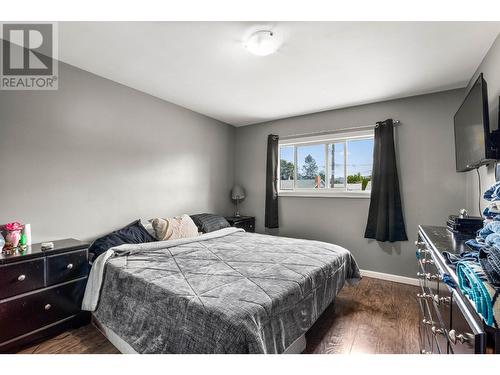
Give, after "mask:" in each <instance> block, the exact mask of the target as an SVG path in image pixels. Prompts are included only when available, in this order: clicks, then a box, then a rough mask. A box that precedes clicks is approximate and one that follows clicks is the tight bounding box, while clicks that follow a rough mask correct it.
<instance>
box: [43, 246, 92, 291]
mask: <svg viewBox="0 0 500 375" xmlns="http://www.w3.org/2000/svg"><path fill="white" fill-rule="evenodd" d="M87 272H88V261H87V250H78V251H72V252H70V253H65V254H59V255H51V256H48V257H47V285H54V284H59V283H63V282H65V281H69V280H73V279H77V278H79V277H82V276H86V275H87Z"/></svg>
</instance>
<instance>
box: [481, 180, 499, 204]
mask: <svg viewBox="0 0 500 375" xmlns="http://www.w3.org/2000/svg"><path fill="white" fill-rule="evenodd" d="M483 198H484V199H486V200H487V201H497V200H500V181H499V182H497V183H495V184H494V185H493V186H491V187H490V188H489V189H488V190H486V191H485V192H484V194H483Z"/></svg>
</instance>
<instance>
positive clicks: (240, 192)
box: [231, 185, 245, 200]
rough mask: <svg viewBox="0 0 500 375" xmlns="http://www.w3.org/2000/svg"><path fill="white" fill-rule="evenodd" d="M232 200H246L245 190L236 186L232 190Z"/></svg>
mask: <svg viewBox="0 0 500 375" xmlns="http://www.w3.org/2000/svg"><path fill="white" fill-rule="evenodd" d="M231 198H232V199H234V200H236V199H243V198H245V190H244V189H243V188H242V187H241V186H240V185H234V186H233V188H232V189H231Z"/></svg>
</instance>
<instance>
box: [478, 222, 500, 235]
mask: <svg viewBox="0 0 500 375" xmlns="http://www.w3.org/2000/svg"><path fill="white" fill-rule="evenodd" d="M492 233H498V234H500V221H497V220H494V221H490V222H488V223H486V224H485V225H484V226H483V228H482V229H480V230H479V232H478V237H481V238H483V239H486V237H487V236H489V235H490V234H492Z"/></svg>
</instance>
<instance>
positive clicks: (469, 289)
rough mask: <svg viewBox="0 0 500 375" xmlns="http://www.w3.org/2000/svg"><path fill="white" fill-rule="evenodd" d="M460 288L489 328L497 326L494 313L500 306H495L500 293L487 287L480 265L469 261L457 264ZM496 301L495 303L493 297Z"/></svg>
mask: <svg viewBox="0 0 500 375" xmlns="http://www.w3.org/2000/svg"><path fill="white" fill-rule="evenodd" d="M456 272H457V278H458V286H459V288H460V290H461V291H462V292H463V293H464V294H465V295H466V296H467V297H469V298H470V299H471V301H472V302H474V305H475V307H476V311H477V312H478V313H479V314H480V315H481V316H482V317H483V319H484V322H485V323H486V324H487V325H489V326H495V327H496V326H497V324H496V320H495V316H494V313H493V310H494V307H495V310H498V307H499V306H494V304H496V302H497V296H498V293H497V292H495V291H494V290H493V289H491V288H490V289H488V288H487V287H486V285H485V282H487V280H486V277H485V276H484V274H483V273H482V270H481V267H480V266H479V264H477V263H474V262H469V261H459V262H457V264H456ZM492 294H494V298H495V301H493V296H492Z"/></svg>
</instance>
